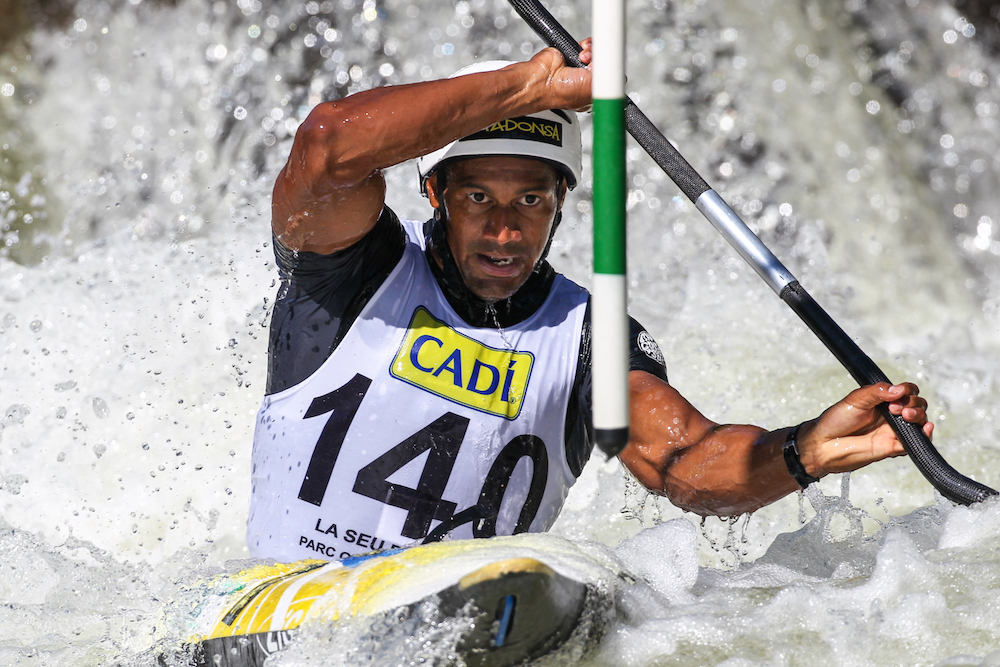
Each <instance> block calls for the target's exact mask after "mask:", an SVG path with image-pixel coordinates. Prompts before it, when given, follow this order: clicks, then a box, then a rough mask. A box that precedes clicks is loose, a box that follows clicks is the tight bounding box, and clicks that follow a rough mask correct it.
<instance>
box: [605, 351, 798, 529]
mask: <svg viewBox="0 0 1000 667" xmlns="http://www.w3.org/2000/svg"><path fill="white" fill-rule="evenodd" d="M629 384H630V389H631V393H630V401H631V414H632V419H631V425H630V433H631V439H630V442H629V444H628V447H626V448H625V450H624V451H623V452H622V453H621V455H620V457H621V460H622V462H623V463H624V464H625V465H626V466H627V467H628V468H629V470H630V471H631V472H632V474H633V475H635V477H636V478H637V479H638V480H639V481H640V482H641V483H642V484H643V485H644V486H646V487H647V488H649V489H650V490H651V491H653V492H654V493H660V494H663V495H666V496H667V497H669V498H670V500H671V502H673V503H674V504H675V505H677V506H679V507H682V508H683V509H686V510H689V511H692V512H695V513H697V514H701V515H720V516H734V515H737V514H742V513H744V512H751V511H753V510H756V509H758V508H760V507H762V506H764V505H766V504H768V503H771V502H774V501H775V500H777V499H779V498H781V497H783V496H785V495H787V494H788V493H791V492H792V491H795V490H796V489H798V488H799V487H798V484H797V482H796V481H795V480H794V479H793V478H792V476H791V475H790V474H789V472H788V468H787V466H786V465H785V460H784V456H783V453H782V447H783V445H784V442H785V436H786V435H787V433H788V429H780V430H778V431H774V432H767V431H765V430H764V429H761V428H758V427H756V426H741V425H726V426H720V425H718V424H716V423H714V422H712V421H711V420H709V419H707V418H705V417H704V416H703V415H702V414H701V413H700V412H698V410H697V409H695V408H694V407H693V406H692V405H691V404H690V403H689V402H688V401H687V400H686V399H685V398H684V397H683V396H681V395H680V394H679V393H678V392H677V390H675V389H674V388H673V387H671V386H670V385H669V384H667V383H666V382H663V381H662V380H660V379H659V378H656V377H654V376H652V375H650V374H648V373H644V372H641V371H633V372H632V373H630V374H629Z"/></svg>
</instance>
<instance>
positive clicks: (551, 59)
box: [528, 37, 593, 111]
mask: <svg viewBox="0 0 1000 667" xmlns="http://www.w3.org/2000/svg"><path fill="white" fill-rule="evenodd" d="M580 47H581V48H582V49H583V51H581V52H580V60H581V61H582V62H583V63H584V64H585V65H587V67H586V68H582V67H573V66H571V65H569V64H567V63H566V61H565V59H563V57H562V54H561V53H559V51H558V50H557V49H555V48H553V47H548V48H545V49H542V50H541V51H539V52H538V53H536V54H535V56H534V57H533V58H532V59H531V60H530V61H528V64H529V65H532V66H534V67H535V68H536V72H537V73H538V75H539V77H541V81H540V83H541V84H542V85H543V86H544V87H545V94H546V96H547V97H549V98H550V99H551V102H550V103H549V104H547V106H548V107H549V108H550V109H573V110H574V111H589V110H590V106H591V100H592V98H591V91H590V83H591V74H590V62H591V60H592V58H593V52H592V51H591V39H590V38H589V37H588V38H587V39H585V40H583V41H582V42H580Z"/></svg>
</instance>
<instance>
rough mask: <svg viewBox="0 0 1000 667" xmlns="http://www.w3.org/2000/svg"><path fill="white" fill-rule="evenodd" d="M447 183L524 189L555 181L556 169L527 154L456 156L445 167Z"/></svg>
mask: <svg viewBox="0 0 1000 667" xmlns="http://www.w3.org/2000/svg"><path fill="white" fill-rule="evenodd" d="M446 169H447V171H448V184H449V185H452V186H456V187H462V186H470V185H480V186H482V185H491V184H499V183H503V184H505V185H514V184H519V185H522V186H524V187H525V188H528V189H549V188H555V187H557V186H558V184H559V180H560V174H559V172H558V170H557V169H556V168H555V167H553V166H552V165H550V164H549V163H547V162H542V161H541V160H532V159H531V158H524V157H512V156H505V155H495V156H489V157H477V158H470V159H468V160H459V161H457V162H453V163H452V164H450V165H448V166H447V167H446Z"/></svg>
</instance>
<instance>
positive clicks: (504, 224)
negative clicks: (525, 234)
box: [486, 207, 522, 244]
mask: <svg viewBox="0 0 1000 667" xmlns="http://www.w3.org/2000/svg"><path fill="white" fill-rule="evenodd" d="M515 217H516V216H514V215H513V214H512V213H511V212H509V211H507V210H506V209H505V207H497V210H495V211H494V212H493V215H491V216H490V219H489V222H488V224H487V229H486V233H487V234H488V235H492V236H495V237H496V240H497V243H500V244H506V243H518V242H520V241H521V238H522V237H521V229H520V227H518V226H517V224H516V223H515V222H514V218H515Z"/></svg>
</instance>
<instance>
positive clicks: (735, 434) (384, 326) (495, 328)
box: [247, 42, 933, 560]
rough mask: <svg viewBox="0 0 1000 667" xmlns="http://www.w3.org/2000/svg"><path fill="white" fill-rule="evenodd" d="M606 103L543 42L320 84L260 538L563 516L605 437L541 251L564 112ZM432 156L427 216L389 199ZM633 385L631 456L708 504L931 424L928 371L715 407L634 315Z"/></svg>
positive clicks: (300, 544)
mask: <svg viewBox="0 0 1000 667" xmlns="http://www.w3.org/2000/svg"><path fill="white" fill-rule="evenodd" d="M583 46H584V51H583V53H582V54H581V59H582V60H583V62H584V63H589V62H590V58H591V53H590V49H589V43H588V42H585V43H584V44H583ZM590 101H591V99H590V72H589V71H587V70H585V69H574V68H571V67H568V66H566V65H565V63H564V62H563V60H562V57H561V56H560V55H559V54H558V52H556V51H555V50H553V49H545V50H543V51H541V52H540V53H538V54H537V55H536V56H535V57H534V58H532V59H531V60H530V61H528V62H524V63H513V64H509V65H507V66H500V65H498V64H493V65H489V64H488V65H486V66H481V67H474V68H470V71H469V72H468V73H465V75H463V76H455V77H452V78H450V79H446V80H442V81H433V82H427V83H420V84H413V85H406V86H396V87H388V88H382V89H377V90H371V91H367V92H363V93H358V94H356V95H352V96H350V97H347V98H345V99H342V100H338V101H335V102H328V103H325V104H321V105H319V106H318V107H316V108H315V109H314V110H313V111H312V113H311V114H310V115H309V117H308V118H307V119H306V121H305V122H304V123H303V124H302V126H301V127H300V128H299V131H298V134H297V135H296V138H295V142H294V145H293V147H292V152H291V155H290V156H289V159H288V164H287V165H286V166H285V168H284V169H283V170H282V172H281V173H280V174H279V176H278V179H277V182H276V184H275V188H274V199H273V209H272V210H273V220H272V225H273V232H274V236H275V253H276V255H277V258H278V264H279V267H280V269H281V273H282V284H281V287H280V289H279V294H278V299H277V303H276V305H275V311H274V317H273V321H272V329H271V341H270V350H269V352H270V355H269V374H268V389H267V393H268V395H267V396H266V397H265V399H264V402H263V405H262V407H261V411H260V414H259V417H258V423H257V429H256V433H255V438H254V454H253V497H252V501H251V511H250V519H249V521H248V527H247V538H248V543H249V546H250V549H251V552H252V553H253V554H254V555H256V556H267V557H273V558H276V559H279V560H296V559H300V558H307V557H312V558H317V557H319V558H331V559H336V558H344V557H347V556H349V555H352V554H356V553H360V552H364V551H368V550H372V549H380V548H386V547H392V546H401V545H404V544H411V543H417V542H421V541H426V540H428V539H439V538H441V537H443V536H451V537H461V538H466V537H473V536H475V537H488V536H491V535H497V534H511V533H516V532H524V531H527V530H531V531H540V530H546V529H548V528H549V527H550V526H551V525H552V523H553V522H554V520H555V518H556V515H557V514H558V512H559V510H560V508H561V506H562V503H563V500H564V499H565V497H566V494H567V492H568V490H569V487H570V486H571V485H572V484H573V482H574V481H575V479H576V477H577V476H578V475H579V474H580V471H581V470H582V468H583V465H584V464H585V463H586V461H587V458H588V457H589V455H590V452H591V449H592V445H591V441H590V437H589V430H590V429H591V426H590V424H589V400H590V364H589V354H590V350H589V313H588V311H587V294H586V292H585V291H584V290H583V289H582V288H580V287H578V286H576V285H575V284H573V283H572V282H570V281H569V280H567V279H566V278H564V277H563V276H560V275H558V274H556V273H555V272H554V271H553V270H552V268H551V267H550V266H549V265H548V263H547V262H545V261H544V256H545V253H546V252H547V249H548V246H549V243H550V241H551V235H552V233H553V232H554V230H555V227H556V225H557V224H558V221H559V217H560V209H561V207H562V204H563V200H564V197H565V195H566V191H567V189H568V188H572V187H574V186H575V185H576V184H577V182H578V181H579V178H580V148H579V127H578V125H577V121H576V120H575V115H574V114H573V112H566V111H560V110H563V109H583V108H585V107H587V106H588V105H589V104H590ZM421 156H422V157H421ZM417 157H420V158H421V159H420V161H419V162H418V167H419V170H420V172H421V181H422V183H421V186H422V188H424V190H425V194H426V195H427V197H428V199H429V200H430V203H431V205H432V206H433V207H434V210H435V214H434V219H433V220H431V221H430V222H429V223H427V224H426V225H420V224H417V223H413V222H408V221H404V222H402V223H401V222H400V221H399V220H398V219H397V218H396V216H395V215H394V214H393V213H392V211H391V210H390V209H388V208H387V207H386V206H385V180H384V179H383V176H382V172H381V170H382V169H384V168H386V167H389V166H392V165H395V164H398V163H400V162H403V161H405V160H409V159H412V158H417ZM629 383H630V392H631V396H630V398H631V420H632V425H631V440H630V442H629V444H628V446H627V447H626V449H625V450H624V451H623V452H621V454H620V458H621V461H622V462H623V463H624V464H625V466H626V467H627V468H628V469H629V470H630V471H631V472H632V474H633V475H635V476H636V478H638V480H639V481H640V482H642V483H643V484H644V485H645V486H647V487H648V488H650V489H651V490H653V491H654V492H657V493H661V494H665V495H667V496H668V497H669V498H670V499H671V501H672V502H674V503H675V504H676V505H678V506H680V507H682V508H684V509H687V510H690V511H693V512H696V513H699V514H702V515H705V514H717V515H735V514H740V513H743V512H748V511H752V510H754V509H757V508H759V507H761V506H763V505H766V504H768V503H770V502H773V501H774V500H777V499H778V498H781V497H782V496H784V495H786V494H788V493H790V492H792V491H794V490H796V489H799V488H801V487H803V486H805V485H807V484H808V483H810V481H813V480H814V479H816V478H819V477H822V476H823V475H825V474H827V473H831V472H843V471H849V470H854V469H857V468H859V467H861V466H864V465H866V464H868V463H871V462H873V461H877V460H880V459H883V458H886V457H889V456H899V455H901V454H903V449H902V446H901V444H900V443H899V441H898V440H897V439H896V437H895V435H894V434H893V433H892V431H891V429H890V428H889V427H888V425H886V424H885V422H884V421H883V420H882V418H881V417H879V415H878V413H877V412H876V411H875V408H876V406H878V405H879V404H881V403H882V402H888V403H889V410H890V411H891V412H892V413H894V414H897V415H902V416H903V418H904V419H906V420H908V421H911V422H914V423H917V424H921V425H923V428H924V432H925V433H927V434H928V435H930V433H931V431H932V428H933V427H932V425H931V424H930V423H928V422H927V416H926V402H925V401H924V400H923V399H922V398H920V397H918V396H917V388H916V387H915V386H914V385H912V384H903V385H897V386H889V385H887V384H883V385H874V386H869V387H864V388H861V389H858V390H856V391H854V392H851V393H850V394H849V395H848V396H847V397H846V398H845V399H844V400H843V401H841V402H839V403H837V404H836V405H834V406H833V407H831V408H830V409H828V410H827V411H826V412H824V413H823V415H822V416H820V417H819V418H817V419H813V420H811V421H808V422H805V423H803V424H801V425H800V426H799V427H796V428H794V429H790V428H784V429H779V430H776V431H772V432H766V431H764V430H763V429H760V428H757V427H753V426H740V425H725V426H720V425H718V424H715V423H713V422H711V421H710V420H708V419H706V418H705V417H704V416H703V415H701V413H699V412H698V411H697V410H696V409H695V408H694V407H693V406H691V404H689V403H688V402H687V401H686V400H685V399H684V398H683V397H682V396H681V395H680V394H679V393H677V391H676V390H674V389H673V387H671V386H670V385H669V384H668V383H667V376H666V372H665V369H664V367H663V361H662V356H661V355H660V353H659V350H658V349H657V348H656V345H655V343H653V341H652V339H651V338H650V337H649V335H648V334H647V333H646V332H645V331H643V330H642V328H641V326H639V325H638V324H637V323H635V322H633V323H632V351H631V371H630V377H629Z"/></svg>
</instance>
